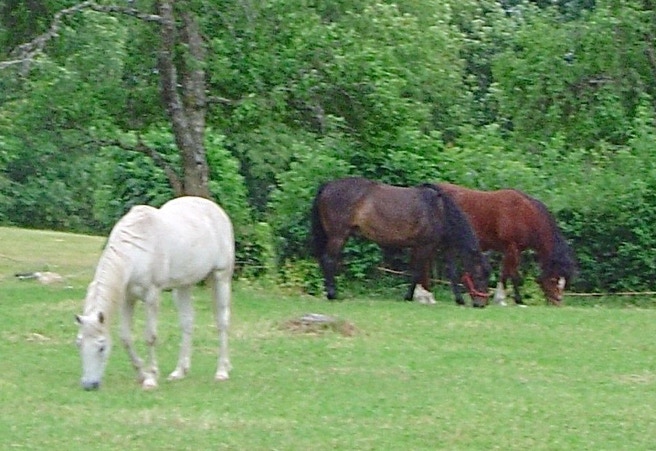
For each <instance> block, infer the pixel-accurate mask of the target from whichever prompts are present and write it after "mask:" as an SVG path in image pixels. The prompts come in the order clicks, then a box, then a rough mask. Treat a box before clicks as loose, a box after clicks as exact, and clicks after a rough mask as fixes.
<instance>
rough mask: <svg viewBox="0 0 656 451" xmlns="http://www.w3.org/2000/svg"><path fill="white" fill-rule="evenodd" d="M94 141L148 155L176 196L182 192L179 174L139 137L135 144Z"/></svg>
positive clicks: (115, 141)
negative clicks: (161, 171) (164, 175)
mask: <svg viewBox="0 0 656 451" xmlns="http://www.w3.org/2000/svg"><path fill="white" fill-rule="evenodd" d="M94 142H95V143H96V144H98V145H100V146H114V147H118V148H119V149H122V150H127V151H129V152H139V153H142V154H144V155H147V156H149V157H150V158H151V159H152V160H153V162H154V163H155V166H157V167H158V168H160V169H161V170H163V171H164V173H165V174H166V178H167V179H168V180H169V184H170V185H171V188H172V189H173V193H174V195H175V196H176V197H178V196H182V195H183V194H184V189H183V184H182V180H181V179H180V176H179V175H178V173H177V172H176V171H175V169H174V168H173V166H171V165H170V164H169V163H168V161H166V160H165V159H164V157H163V156H162V155H161V154H160V153H159V152H157V151H156V150H155V149H153V148H152V147H149V146H148V145H147V144H146V143H145V142H143V141H142V139H141V137H138V139H137V143H136V145H128V144H125V143H124V142H122V141H120V140H118V139H113V140H100V141H94Z"/></svg>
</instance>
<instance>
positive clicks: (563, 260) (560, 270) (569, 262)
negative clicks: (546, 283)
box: [513, 190, 576, 283]
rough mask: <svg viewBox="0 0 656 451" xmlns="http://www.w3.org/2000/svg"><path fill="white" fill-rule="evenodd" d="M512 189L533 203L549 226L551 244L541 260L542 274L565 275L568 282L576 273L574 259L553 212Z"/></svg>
mask: <svg viewBox="0 0 656 451" xmlns="http://www.w3.org/2000/svg"><path fill="white" fill-rule="evenodd" d="M513 191H515V192H517V193H518V194H520V195H521V196H522V197H524V198H525V199H527V200H528V201H529V202H531V204H533V205H534V206H535V207H536V208H537V209H538V210H539V211H540V213H541V214H542V215H543V216H544V217H545V218H546V219H547V222H548V223H549V227H550V228H551V235H552V243H553V246H552V249H551V252H550V253H549V255H547V256H546V257H545V259H544V261H542V262H541V267H542V273H543V276H550V275H554V274H557V275H559V276H562V277H565V279H566V280H567V282H568V283H569V281H570V280H571V279H572V278H573V277H574V275H575V273H576V260H575V258H574V252H573V251H572V248H571V247H570V246H569V244H568V243H567V240H566V239H565V237H564V236H563V234H562V232H561V231H560V227H558V223H556V219H555V218H554V216H553V214H551V212H550V211H549V209H548V208H547V206H546V205H545V204H544V203H543V202H542V201H540V200H538V199H536V198H534V197H532V196H529V195H528V194H526V193H525V192H523V191H520V190H513Z"/></svg>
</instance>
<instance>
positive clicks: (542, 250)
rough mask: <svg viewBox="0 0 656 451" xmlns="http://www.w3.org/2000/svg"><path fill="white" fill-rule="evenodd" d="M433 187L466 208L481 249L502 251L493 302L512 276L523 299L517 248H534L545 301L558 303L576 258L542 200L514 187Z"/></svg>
mask: <svg viewBox="0 0 656 451" xmlns="http://www.w3.org/2000/svg"><path fill="white" fill-rule="evenodd" d="M437 186H439V187H440V189H441V190H443V191H444V192H446V193H448V194H449V195H451V197H452V198H453V200H454V201H455V202H456V203H457V204H458V206H459V207H460V208H461V209H462V210H463V211H464V212H465V214H466V215H467V217H468V218H469V221H470V223H471V225H472V227H473V228H474V230H475V232H476V235H477V236H478V240H479V242H480V245H481V249H483V250H484V251H486V250H493V251H498V252H501V253H502V254H503V259H502V269H501V278H500V280H499V284H498V286H497V294H496V295H495V300H497V302H501V303H502V302H503V300H504V298H505V288H506V283H507V281H508V279H510V280H511V281H512V284H513V288H514V299H515V302H516V303H517V304H523V302H522V298H521V295H520V293H519V284H520V281H521V278H520V275H519V271H518V267H519V263H520V255H521V253H522V252H523V251H524V250H526V249H532V250H534V251H535V253H536V256H537V260H538V262H539V264H540V269H541V274H540V276H539V278H538V282H539V284H540V286H541V288H542V291H543V292H544V294H545V296H546V297H547V300H548V301H549V302H551V303H553V304H556V305H560V303H561V301H562V298H563V291H564V289H565V287H566V286H567V284H568V283H569V282H570V281H571V279H572V277H573V276H574V272H575V268H576V262H575V259H574V255H573V252H572V250H571V248H570V247H569V245H568V244H567V241H565V238H564V237H563V235H562V233H561V232H560V230H559V228H558V225H557V224H556V221H555V220H554V218H553V216H552V215H551V213H550V212H549V211H548V210H547V207H546V206H545V205H544V204H543V203H542V202H540V201H539V200H537V199H534V198H533V197H531V196H529V195H527V194H525V193H523V192H521V191H518V190H513V189H503V190H498V191H477V190H473V189H469V188H464V187H461V186H457V185H452V184H449V183H440V184H438V185H437Z"/></svg>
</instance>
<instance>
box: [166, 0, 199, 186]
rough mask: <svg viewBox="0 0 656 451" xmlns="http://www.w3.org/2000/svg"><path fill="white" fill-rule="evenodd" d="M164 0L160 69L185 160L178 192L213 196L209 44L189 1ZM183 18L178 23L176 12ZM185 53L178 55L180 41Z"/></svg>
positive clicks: (172, 121)
mask: <svg viewBox="0 0 656 451" xmlns="http://www.w3.org/2000/svg"><path fill="white" fill-rule="evenodd" d="M173 3H174V1H173V0H160V1H159V2H158V4H157V6H158V11H159V15H160V16H161V18H162V23H161V47H160V51H159V58H158V69H159V75H160V80H161V85H160V90H161V96H162V101H163V103H164V105H165V107H166V110H167V112H168V115H169V118H170V119H171V125H172V129H173V134H174V136H175V141H176V144H177V146H178V149H179V151H180V156H181V161H182V171H183V175H182V186H181V189H180V191H181V192H176V195H178V196H181V195H192V196H201V197H207V198H210V197H211V194H210V190H209V167H208V164H207V157H206V152H205V142H204V138H205V114H206V111H207V102H206V98H205V70H204V66H205V46H204V43H203V39H202V36H201V34H200V30H199V27H198V19H197V17H196V16H195V14H194V13H193V12H191V8H190V5H188V2H187V1H178V2H177V4H178V5H177V8H175V9H174V6H173ZM177 11H180V13H179V16H180V17H181V19H182V20H181V21H180V22H179V23H176V16H177V15H176V12H177ZM177 42H179V43H181V44H183V45H182V46H180V47H184V54H183V55H176V43H177Z"/></svg>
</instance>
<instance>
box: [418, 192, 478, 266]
mask: <svg viewBox="0 0 656 451" xmlns="http://www.w3.org/2000/svg"><path fill="white" fill-rule="evenodd" d="M421 187H422V188H426V189H428V190H430V191H432V192H433V193H437V195H438V197H439V199H440V200H441V203H442V208H443V209H444V225H445V241H446V243H445V244H446V245H447V246H453V247H454V248H455V249H456V250H457V251H458V252H459V253H460V254H462V255H471V254H472V253H475V252H480V247H479V244H478V238H477V237H476V233H475V232H474V229H473V228H472V226H471V224H470V222H469V219H467V216H466V215H465V213H464V212H463V211H462V210H461V209H460V207H459V206H458V205H457V204H456V202H455V201H454V200H453V199H452V198H451V196H449V195H448V194H447V193H446V192H444V191H443V190H442V189H441V188H440V187H439V186H438V185H435V184H432V183H424V184H423V185H421ZM430 191H429V192H430ZM425 199H426V200H427V201H428V202H429V204H431V208H432V211H439V209H440V206H439V205H437V204H436V200H435V198H434V197H433V196H428V197H426V198H425Z"/></svg>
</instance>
